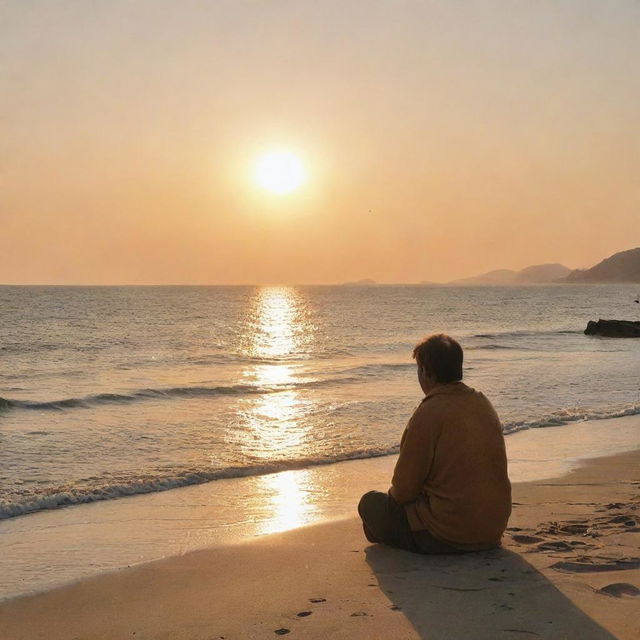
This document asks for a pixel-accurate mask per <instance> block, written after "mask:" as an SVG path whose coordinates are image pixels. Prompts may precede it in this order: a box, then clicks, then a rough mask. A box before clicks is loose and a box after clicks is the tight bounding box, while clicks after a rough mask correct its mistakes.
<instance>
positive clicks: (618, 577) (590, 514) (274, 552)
mask: <svg viewBox="0 0 640 640" xmlns="http://www.w3.org/2000/svg"><path fill="white" fill-rule="evenodd" d="M639 471H640V451H635V452H631V453H626V454H621V455H616V456H613V457H609V458H597V459H593V460H590V461H588V462H586V463H585V464H584V465H583V466H581V467H579V468H578V469H576V470H574V471H572V472H571V473H570V474H568V475H566V476H564V477H563V478H558V479H554V480H547V481H542V482H532V483H523V484H517V485H515V486H514V502H515V504H514V513H513V515H512V518H511V521H510V523H509V531H508V532H507V534H506V535H505V538H504V548H502V549H497V550H494V551H490V552H481V553H476V554H468V555H462V556H440V557H435V556H431V557H426V556H417V555H412V554H410V553H407V552H404V551H398V550H394V549H390V548H387V547H384V546H380V545H370V544H369V543H367V542H366V540H365V539H364V538H363V536H362V534H361V530H360V526H359V522H358V520H357V519H355V518H354V519H350V520H343V521H339V522H332V523H328V524H323V525H317V526H313V527H308V528H303V529H297V530H294V531H289V532H286V533H283V534H277V535H272V536H266V537H263V538H260V539H257V540H255V541H251V542H248V543H245V544H238V545H229V546H224V547H217V548H211V549H207V550H203V551H196V552H193V553H189V554H186V555H184V556H181V557H174V558H168V559H165V560H161V561H158V562H153V563H149V564H145V565H140V566H137V567H132V568H128V569H123V570H121V571H118V572H114V573H111V574H106V575H102V576H98V577H96V578H91V579H88V580H84V581H82V582H79V583H77V584H74V585H70V586H67V587H64V588H61V589H56V590H53V591H49V592H46V593H42V594H39V595H36V596H29V597H22V598H16V599H13V600H9V601H6V602H4V603H2V604H0V638H1V639H2V640H18V639H29V640H36V639H39V638H43V639H44V638H46V639H47V640H55V639H58V638H60V639H63V638H64V640H72V639H81V638H82V639H85V638H87V639H88V638H92V639H93V638H109V639H114V640H115V639H124V638H135V639H136V640H139V639H150V638H153V639H156V638H157V639H161V638H163V639H172V640H182V639H207V640H213V639H222V638H225V639H229V640H231V639H235V638H276V637H279V636H280V635H283V636H287V637H290V638H350V639H353V638H367V639H370V638H381V639H382V638H384V639H396V638H398V639H400V638H430V639H431V638H433V639H452V640H459V639H473V640H482V639H485V638H486V639H491V640H494V639H497V638H505V639H508V638H553V639H558V640H560V639H563V638H567V639H571V640H576V639H579V640H589V639H602V640H604V639H610V638H629V639H631V638H634V639H637V638H640V597H637V596H638V593H639V592H638V587H640V551H639V550H638V541H639V540H640V535H639V533H640V526H639V524H638V518H639V516H640V513H639V511H638V503H639V494H640V473H639ZM355 499H356V496H354V501H355Z"/></svg>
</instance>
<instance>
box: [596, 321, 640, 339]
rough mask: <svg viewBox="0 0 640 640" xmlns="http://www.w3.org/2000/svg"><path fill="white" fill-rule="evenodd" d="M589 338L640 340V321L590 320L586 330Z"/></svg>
mask: <svg viewBox="0 0 640 640" xmlns="http://www.w3.org/2000/svg"><path fill="white" fill-rule="evenodd" d="M584 332H585V334H586V335H588V336H605V337H606V338H640V321H635V320H598V321H597V322H595V321H594V320H589V323H588V324H587V328H586V329H585V330H584Z"/></svg>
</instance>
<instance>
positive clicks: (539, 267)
mask: <svg viewBox="0 0 640 640" xmlns="http://www.w3.org/2000/svg"><path fill="white" fill-rule="evenodd" d="M569 273H571V269H568V268H567V267H565V266H564V265H561V264H536V265H532V266H531V267H525V268H524V269H521V270H520V271H512V270H511V269H496V270H495V271H489V272H487V273H483V274H481V275H479V276H473V277H471V278H461V279H459V280H453V281H452V282H450V283H449V284H455V285H469V284H471V285H473V284H484V285H491V284H498V285H500V284H541V283H545V282H556V281H558V280H560V279H562V278H564V277H565V276H567V275H568V274H569Z"/></svg>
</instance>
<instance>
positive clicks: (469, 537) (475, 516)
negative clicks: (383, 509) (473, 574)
mask: <svg viewBox="0 0 640 640" xmlns="http://www.w3.org/2000/svg"><path fill="white" fill-rule="evenodd" d="M391 494H392V495H393V496H394V498H395V499H396V500H398V501H399V502H402V503H404V504H405V509H406V512H407V517H408V520H409V524H410V526H411V529H412V530H414V531H421V530H428V531H429V532H430V533H431V534H432V535H433V536H434V537H435V538H437V539H440V540H442V541H444V542H448V543H450V544H452V545H453V546H455V547H457V548H460V549H469V550H472V549H484V548H491V547H495V546H496V545H497V544H499V542H500V537H501V536H502V533H503V532H504V529H505V528H506V525H507V520H508V518H509V515H510V513H511V485H510V483H509V478H508V475H507V459H506V453H505V447H504V438H503V435H502V429H501V425H500V420H499V418H498V416H497V414H496V412H495V410H494V409H493V407H492V406H491V403H490V402H489V401H488V400H487V398H486V397H485V396H484V395H483V394H482V393H479V392H477V391H475V390H474V389H471V388H469V387H467V386H466V385H465V384H464V383H462V382H456V383H451V384H444V385H439V386H437V387H435V388H434V389H432V390H431V391H430V392H429V393H428V394H427V396H426V397H425V399H424V400H423V402H422V403H421V404H420V406H419V407H418V408H417V409H416V411H415V412H414V414H413V416H412V417H411V420H410V421H409V424H408V426H407V428H406V430H405V433H404V434H403V437H402V445H401V453H400V457H399V459H398V463H397V465H396V469H395V472H394V476H393V480H392V489H391Z"/></svg>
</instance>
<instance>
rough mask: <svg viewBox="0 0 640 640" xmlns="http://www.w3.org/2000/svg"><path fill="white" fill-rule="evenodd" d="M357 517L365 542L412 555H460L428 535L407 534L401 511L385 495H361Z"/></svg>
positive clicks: (369, 493) (406, 526)
mask: <svg viewBox="0 0 640 640" xmlns="http://www.w3.org/2000/svg"><path fill="white" fill-rule="evenodd" d="M358 513H359V514H360V518H361V519H362V528H363V529H364V535H365V536H366V537H367V540H368V541H369V542H383V543H384V544H388V545H389V546H390V547H396V548H398V549H406V550H407V551H413V552H414V553H461V551H460V549H456V548H455V547H452V546H450V545H448V544H446V543H445V542H440V540H436V539H435V538H434V537H433V536H432V535H431V534H430V533H429V532H428V531H411V527H410V526H409V521H408V520H407V514H406V512H405V510H404V507H403V506H402V505H401V504H400V503H399V502H396V501H395V500H394V499H393V498H392V497H391V496H390V495H389V494H387V493H381V492H380V491H369V492H368V493H365V494H364V495H363V496H362V498H360V502H359V503H358Z"/></svg>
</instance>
